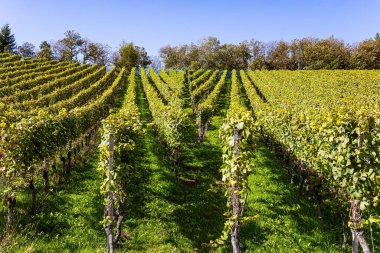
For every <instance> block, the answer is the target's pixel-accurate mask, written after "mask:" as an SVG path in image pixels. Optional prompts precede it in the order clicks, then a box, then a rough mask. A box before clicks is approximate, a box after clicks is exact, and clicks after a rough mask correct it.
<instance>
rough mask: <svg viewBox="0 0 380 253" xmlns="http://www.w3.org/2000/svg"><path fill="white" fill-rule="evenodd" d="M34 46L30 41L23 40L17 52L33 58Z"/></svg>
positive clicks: (34, 53)
mask: <svg viewBox="0 0 380 253" xmlns="http://www.w3.org/2000/svg"><path fill="white" fill-rule="evenodd" d="M35 48H36V47H35V46H34V45H33V44H32V43H29V42H24V43H23V44H22V45H21V46H19V47H18V53H19V54H20V55H21V57H23V58H33V57H34V56H35V55H36V51H35Z"/></svg>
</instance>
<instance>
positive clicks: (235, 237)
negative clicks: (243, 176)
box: [231, 129, 242, 253]
mask: <svg viewBox="0 0 380 253" xmlns="http://www.w3.org/2000/svg"><path fill="white" fill-rule="evenodd" d="M238 155H239V131H238V130H237V129H234V152H233V156H234V157H237V156H238ZM232 178H233V180H234V183H232V184H231V206H232V215H233V216H234V217H237V218H236V219H235V220H234V223H233V225H232V228H231V245H232V252H233V253H239V252H240V248H239V230H240V224H239V218H240V214H241V213H242V210H241V206H242V205H241V201H240V194H239V175H238V171H237V170H233V171H232Z"/></svg>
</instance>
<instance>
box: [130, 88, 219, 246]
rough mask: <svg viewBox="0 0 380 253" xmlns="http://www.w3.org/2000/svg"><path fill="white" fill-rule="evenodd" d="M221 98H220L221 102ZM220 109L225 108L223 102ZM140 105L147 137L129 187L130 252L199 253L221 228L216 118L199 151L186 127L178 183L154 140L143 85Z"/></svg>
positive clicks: (193, 132) (192, 129)
mask: <svg viewBox="0 0 380 253" xmlns="http://www.w3.org/2000/svg"><path fill="white" fill-rule="evenodd" d="M223 99H225V98H224V97H222V98H221V100H223ZM222 104H224V105H225V104H226V103H225V101H223V102H222ZM138 105H139V108H140V110H141V113H142V121H143V124H144V126H145V127H146V133H145V135H144V136H143V139H142V140H141V141H140V144H139V147H138V150H139V152H140V153H141V156H139V161H138V163H137V164H139V167H138V168H136V174H135V175H137V177H135V179H134V180H131V182H130V183H129V189H128V192H129V200H128V204H127V210H128V211H127V217H128V218H127V221H126V223H125V225H126V227H125V230H126V231H128V238H129V239H130V240H127V241H126V243H125V245H126V247H127V250H128V251H130V252H197V251H208V248H207V247H205V244H207V243H208V242H209V241H210V240H211V239H213V238H215V237H216V236H218V234H219V232H220V231H221V229H222V226H223V209H224V206H225V204H224V203H225V200H224V196H223V193H222V192H221V191H220V190H219V189H218V188H217V187H215V182H216V180H217V178H219V176H218V173H219V172H218V170H219V167H220V164H221V153H220V150H219V140H218V127H219V125H220V124H221V121H222V116H218V117H215V118H214V121H213V123H212V127H211V129H210V131H209V133H208V138H207V141H206V142H205V143H204V144H203V145H202V146H199V145H198V144H197V132H196V128H195V126H194V124H193V123H192V122H188V124H187V126H186V131H185V135H184V143H185V145H184V147H183V151H182V154H183V155H182V157H181V158H182V161H181V164H182V166H181V170H180V175H181V176H180V177H181V180H180V181H179V182H176V180H175V178H174V175H173V173H172V172H171V164H170V162H169V161H168V159H166V158H165V150H164V148H163V145H161V144H160V143H159V142H158V141H157V138H156V134H155V132H154V129H153V127H152V125H151V124H150V123H151V121H152V119H151V116H150V113H149V109H148V103H147V101H146V98H145V95H144V93H143V90H142V87H141V85H139V87H138Z"/></svg>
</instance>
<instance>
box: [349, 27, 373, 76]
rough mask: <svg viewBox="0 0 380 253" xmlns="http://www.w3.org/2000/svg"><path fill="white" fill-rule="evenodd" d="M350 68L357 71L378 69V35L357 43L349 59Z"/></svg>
mask: <svg viewBox="0 0 380 253" xmlns="http://www.w3.org/2000/svg"><path fill="white" fill-rule="evenodd" d="M351 67H352V68H357V69H380V35H379V33H377V34H376V36H375V38H374V39H372V38H371V39H367V40H364V41H362V42H360V43H359V45H358V46H357V47H356V48H355V49H354V51H353V53H352V57H351Z"/></svg>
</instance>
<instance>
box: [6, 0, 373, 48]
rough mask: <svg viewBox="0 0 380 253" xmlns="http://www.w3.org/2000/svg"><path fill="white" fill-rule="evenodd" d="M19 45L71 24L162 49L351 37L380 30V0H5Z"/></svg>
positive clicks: (112, 40) (93, 35) (105, 39)
mask: <svg viewBox="0 0 380 253" xmlns="http://www.w3.org/2000/svg"><path fill="white" fill-rule="evenodd" d="M5 23H9V24H10V26H11V29H12V32H13V33H14V34H15V36H16V40H17V43H18V44H22V43H23V42H26V41H28V42H32V43H33V44H35V45H36V46H37V45H39V44H40V42H41V41H43V40H47V41H52V40H58V39H61V38H62V37H63V33H64V32H65V31H66V30H76V31H77V32H79V33H80V34H81V35H82V36H83V37H87V38H89V39H91V40H92V41H95V42H102V43H107V44H108V45H110V46H111V47H112V48H113V49H114V50H115V49H116V48H117V46H118V45H119V44H120V42H121V41H122V40H125V41H126V42H129V41H133V42H134V43H135V44H137V45H140V46H144V47H145V48H146V50H147V51H148V53H149V54H150V55H158V50H159V48H160V47H162V46H165V45H168V44H171V45H179V44H184V43H190V42H197V41H199V40H200V39H202V38H205V37H207V36H216V37H218V38H219V40H220V41H221V42H222V43H238V42H240V41H242V40H249V39H251V38H255V39H258V40H261V41H265V42H269V41H273V40H280V39H284V40H287V41H290V40H291V39H294V38H301V37H305V36H314V37H318V38H326V37H328V36H330V35H334V36H335V37H337V38H339V39H343V40H344V41H346V42H347V43H354V42H358V41H360V40H363V39H366V38H370V37H374V35H375V34H376V32H380V0H298V1H296V0H288V1H287V0H277V1H275V0H262V1H254V0H251V1H249V0H235V1H233V0H231V1H226V0H222V1H214V0H203V1H202V0H187V1H185V0H176V1H175V0H150V1H148V0H133V1H131V0H129V1H127V0H126V1H121V0H92V1H90V0H75V1H74V0H59V1H58V0H0V26H2V25H4V24H5Z"/></svg>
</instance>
